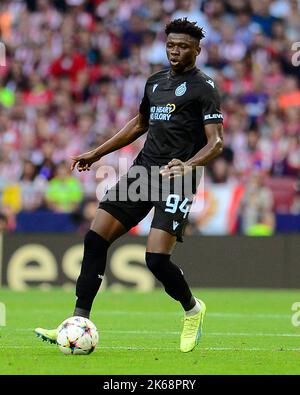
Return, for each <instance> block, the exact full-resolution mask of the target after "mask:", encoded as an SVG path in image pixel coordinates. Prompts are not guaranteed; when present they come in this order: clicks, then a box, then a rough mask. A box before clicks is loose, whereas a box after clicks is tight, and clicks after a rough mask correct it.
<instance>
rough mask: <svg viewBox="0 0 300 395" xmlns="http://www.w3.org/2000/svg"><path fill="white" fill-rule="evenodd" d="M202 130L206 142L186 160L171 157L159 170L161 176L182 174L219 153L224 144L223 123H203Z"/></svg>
mask: <svg viewBox="0 0 300 395" xmlns="http://www.w3.org/2000/svg"><path fill="white" fill-rule="evenodd" d="M204 130H205V134H206V137H207V144H206V145H205V146H204V147H203V148H201V149H200V150H199V151H198V152H197V153H196V154H195V155H194V156H193V157H192V158H190V159H189V160H188V161H186V162H182V161H181V160H180V159H172V160H171V161H170V162H169V163H168V164H167V165H166V166H165V168H164V169H163V170H162V171H161V174H162V175H163V176H165V175H169V176H172V177H176V176H181V175H184V174H186V173H187V172H189V171H191V170H192V169H194V168H196V167H197V166H205V165H206V164H207V163H208V162H210V161H211V160H212V159H214V158H215V157H217V156H218V155H220V154H221V152H222V151H223V146H224V142H223V124H222V123H208V124H205V125H204Z"/></svg>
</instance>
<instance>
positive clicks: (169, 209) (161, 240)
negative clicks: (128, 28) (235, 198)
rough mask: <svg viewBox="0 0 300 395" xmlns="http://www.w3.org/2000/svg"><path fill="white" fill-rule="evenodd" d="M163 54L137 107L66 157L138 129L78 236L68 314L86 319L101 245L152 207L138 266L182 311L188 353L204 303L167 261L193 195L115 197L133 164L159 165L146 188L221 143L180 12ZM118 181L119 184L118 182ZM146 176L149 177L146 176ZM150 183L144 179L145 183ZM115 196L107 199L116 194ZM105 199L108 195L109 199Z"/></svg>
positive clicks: (195, 31)
mask: <svg viewBox="0 0 300 395" xmlns="http://www.w3.org/2000/svg"><path fill="white" fill-rule="evenodd" d="M165 33H166V36H167V40H166V52H167V57H168V60H169V62H170V68H169V69H166V70H162V71H160V72H157V73H155V74H154V75H152V76H150V77H149V78H148V80H147V82H146V85H145V92H144V97H143V99H142V101H141V104H140V108H139V113H138V114H137V115H136V116H135V117H134V118H133V119H131V120H130V121H129V122H128V123H127V124H126V125H125V126H124V127H123V128H122V129H121V130H120V131H119V132H118V133H117V134H116V135H114V136H113V137H112V138H111V139H109V140H108V141H106V142H105V143H104V144H102V145H101V146H99V147H98V148H96V149H94V150H92V151H89V152H87V153H84V154H82V155H80V156H77V157H74V158H72V160H73V162H72V165H71V169H72V170H74V169H75V168H77V170H78V171H79V172H81V171H86V170H89V169H90V167H91V165H92V164H93V163H94V162H96V161H98V160H99V159H101V158H102V157H103V156H104V155H107V154H109V153H110V152H113V151H115V150H118V149H120V148H122V147H124V146H126V145H128V144H130V143H132V142H133V141H135V140H136V139H137V138H138V137H140V136H142V135H143V134H144V133H148V134H147V139H146V142H145V144H144V147H143V149H142V150H141V152H140V153H139V155H138V156H137V158H136V159H135V161H134V163H133V165H132V167H131V168H130V169H129V172H128V174H127V175H125V176H123V177H121V179H120V180H119V182H118V183H117V184H116V185H115V186H114V187H112V188H111V189H110V190H108V191H107V193H106V195H105V196H104V198H103V200H102V201H101V202H100V205H99V209H98V210H97V213H96V215H95V219H94V221H93V222H92V225H91V228H90V230H89V231H88V232H87V234H86V236H85V239H84V254H83V261H82V266H81V272H80V275H79V277H78V280H77V283H76V296H77V301H76V305H75V310H74V316H83V317H86V318H89V316H90V311H91V307H92V303H93V300H94V298H95V296H96V294H97V292H98V290H99V287H100V285H101V281H102V278H103V275H104V270H105V265H106V257H107V250H108V248H109V246H110V245H111V244H112V243H113V242H114V241H115V240H116V239H117V238H118V237H120V236H122V235H123V234H125V233H126V232H128V231H129V230H130V229H131V228H132V227H134V226H135V225H137V224H138V223H139V222H140V221H141V220H142V219H143V218H144V217H145V216H146V215H147V214H148V213H149V211H150V210H151V208H152V207H154V208H155V212H154V217H153V220H152V224H151V230H150V232H149V235H148V240H147V247H146V256H145V259H146V264H147V266H148V268H149V269H150V270H151V272H152V273H153V275H154V276H155V277H156V278H157V279H158V280H159V281H160V282H161V283H162V284H163V286H164V288H165V291H166V293H167V294H168V295H170V296H171V297H172V298H173V299H175V300H176V301H178V302H180V304H181V306H182V308H183V310H184V312H185V314H184V325H183V331H182V334H181V338H180V350H181V351H182V352H189V351H192V350H193V349H194V348H195V346H196V344H197V343H198V341H199V338H200V336H201V331H202V324H203V319H204V315H205V310H206V306H205V304H204V302H203V301H201V300H200V299H197V298H196V297H195V296H193V295H192V293H191V290H190V288H189V286H188V284H187V282H186V280H185V278H184V275H183V272H182V270H181V269H180V268H179V267H178V266H176V265H175V264H174V263H173V262H171V260H170V256H171V253H172V251H173V249H174V246H175V244H176V241H182V234H183V230H184V226H185V224H186V222H187V217H188V212H189V209H190V206H191V203H192V199H193V195H189V196H184V195H183V194H177V193H174V192H176V191H175V189H174V188H175V187H174V185H175V183H174V182H173V184H172V185H173V186H172V187H170V188H171V189H170V191H171V193H170V194H169V195H168V196H167V197H166V198H165V199H163V198H161V194H160V195H159V199H151V197H150V198H148V200H147V201H145V200H140V201H133V200H131V199H130V196H129V197H128V198H127V200H126V201H124V200H122V199H120V198H118V197H119V196H120V193H121V192H122V191H123V192H124V188H125V189H126V188H127V189H129V187H130V185H132V183H133V182H134V181H135V180H136V179H137V177H136V172H135V169H136V168H137V166H142V167H143V168H145V169H146V170H147V174H150V170H151V168H152V167H153V166H159V167H160V174H159V176H158V181H157V182H153V181H149V180H150V176H149V177H148V178H147V177H146V178H147V180H144V181H145V182H146V183H147V182H148V190H149V191H153V190H154V189H157V190H158V191H159V192H161V191H162V190H163V186H164V183H165V182H166V181H169V180H172V179H173V180H175V179H176V178H178V177H179V178H180V177H181V178H183V177H187V175H189V174H191V173H192V174H193V176H192V178H193V180H194V181H195V183H197V180H198V179H197V174H196V172H195V170H196V169H197V167H199V166H204V165H206V164H207V163H208V162H209V161H210V160H212V159H213V158H215V157H216V156H218V155H219V154H220V153H221V152H222V149H223V125H222V119H223V117H222V114H221V110H220V98H219V94H218V91H217V89H216V87H215V84H214V82H213V80H212V79H211V78H210V77H208V76H207V75H205V74H204V73H203V72H201V71H200V70H199V69H198V68H197V67H196V66H195V62H196V58H197V56H198V55H199V54H200V51H201V47H200V40H201V39H202V38H203V37H204V33H203V29H202V28H200V27H198V26H197V25H196V22H190V21H188V20H187V19H186V18H184V19H175V20H173V21H171V22H170V23H169V24H167V25H166V29H165ZM124 180H126V182H124ZM151 180H152V178H151ZM149 182H150V185H149ZM116 196H117V198H114V197H116ZM110 198H111V199H110ZM35 332H36V334H37V335H38V336H39V337H41V338H42V339H43V340H48V341H50V342H52V343H55V342H56V337H57V331H56V329H52V330H47V329H42V328H37V329H36V330H35Z"/></svg>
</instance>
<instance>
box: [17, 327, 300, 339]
mask: <svg viewBox="0 0 300 395" xmlns="http://www.w3.org/2000/svg"><path fill="white" fill-rule="evenodd" d="M10 331H15V332H34V331H33V329H32V328H17V329H10ZM100 333H117V334H118V333H124V334H133V335H165V336H169V335H176V336H177V335H180V334H181V332H178V331H143V330H115V329H104V330H100ZM205 336H249V337H251V336H258V337H264V336H266V337H300V333H263V332H253V333H251V332H207V333H205Z"/></svg>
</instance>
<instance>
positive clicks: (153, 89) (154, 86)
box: [152, 84, 158, 93]
mask: <svg viewBox="0 0 300 395" xmlns="http://www.w3.org/2000/svg"><path fill="white" fill-rule="evenodd" d="M157 87H158V84H154V85H153V88H152V93H153V92H155V89H156V88H157Z"/></svg>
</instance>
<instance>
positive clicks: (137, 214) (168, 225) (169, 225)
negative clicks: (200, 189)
mask: <svg viewBox="0 0 300 395" xmlns="http://www.w3.org/2000/svg"><path fill="white" fill-rule="evenodd" d="M132 170H135V168H134V166H133V167H131V168H130V169H129V172H128V173H127V174H126V175H124V176H122V177H121V178H120V180H119V181H118V182H117V184H116V185H114V186H113V187H112V188H110V189H109V190H108V191H107V192H106V194H105V196H104V197H103V199H102V200H101V202H100V204H99V208H101V209H103V210H105V211H107V212H108V213H110V214H111V215H112V216H113V217H115V218H116V219H117V220H118V221H120V222H121V223H122V224H123V225H124V227H125V228H126V229H127V231H128V230H130V229H131V228H133V227H134V226H136V225H137V224H138V223H139V222H140V221H141V220H142V219H143V218H144V217H146V215H147V214H148V213H149V211H150V210H151V209H152V208H153V207H154V209H155V211H154V217H153V219H152V223H151V228H156V229H161V230H164V231H166V232H168V233H170V234H171V235H174V236H176V238H177V241H180V242H182V241H183V239H182V236H183V233H184V229H185V226H186V224H187V223H188V215H189V211H190V207H191V205H192V201H193V198H194V194H193V193H192V192H191V193H188V194H187V195H184V193H183V192H184V191H183V189H181V193H178V185H179V184H180V181H179V180H177V187H176V186H175V185H174V183H172V184H171V185H169V184H168V182H167V184H168V186H167V187H166V182H165V181H164V180H163V179H162V178H161V176H160V177H159V182H153V180H152V179H151V177H150V175H149V174H148V175H147V176H146V177H143V176H141V177H137V176H136V175H133V176H132ZM137 180H138V182H139V184H140V186H139V187H137V188H136V185H137ZM181 185H183V184H182V182H181ZM134 190H135V191H137V193H136V194H135V195H134V196H132V191H134ZM130 191H131V193H129V192H130Z"/></svg>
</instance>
